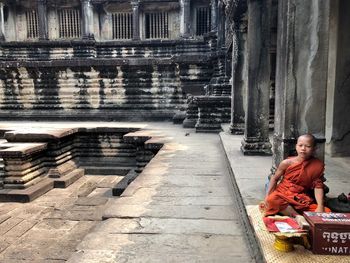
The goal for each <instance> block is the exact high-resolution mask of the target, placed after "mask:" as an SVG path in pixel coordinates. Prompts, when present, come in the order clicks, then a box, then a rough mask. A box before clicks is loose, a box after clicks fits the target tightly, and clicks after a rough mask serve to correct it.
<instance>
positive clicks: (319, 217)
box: [304, 212, 350, 255]
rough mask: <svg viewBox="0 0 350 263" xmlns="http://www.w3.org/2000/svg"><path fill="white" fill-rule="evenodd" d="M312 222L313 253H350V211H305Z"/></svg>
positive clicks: (306, 217) (309, 221) (305, 215)
mask: <svg viewBox="0 0 350 263" xmlns="http://www.w3.org/2000/svg"><path fill="white" fill-rule="evenodd" d="M304 217H305V219H306V220H307V221H308V223H309V224H310V226H311V228H310V238H311V246H312V253H315V254H327V255H350V213H316V212H304Z"/></svg>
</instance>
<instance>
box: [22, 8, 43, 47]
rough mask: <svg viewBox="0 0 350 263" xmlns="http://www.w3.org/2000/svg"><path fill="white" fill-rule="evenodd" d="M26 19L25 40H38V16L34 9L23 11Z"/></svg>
mask: <svg viewBox="0 0 350 263" xmlns="http://www.w3.org/2000/svg"><path fill="white" fill-rule="evenodd" d="M24 13H25V19H26V29H27V39H29V40H36V39H39V15H38V10H36V9H27V10H25V11H24Z"/></svg>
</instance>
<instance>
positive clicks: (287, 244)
mask: <svg viewBox="0 0 350 263" xmlns="http://www.w3.org/2000/svg"><path fill="white" fill-rule="evenodd" d="M273 247H274V248H275V249H276V250H278V251H282V252H290V251H293V250H294V246H293V242H292V239H291V238H289V237H285V236H275V243H274V244H273Z"/></svg>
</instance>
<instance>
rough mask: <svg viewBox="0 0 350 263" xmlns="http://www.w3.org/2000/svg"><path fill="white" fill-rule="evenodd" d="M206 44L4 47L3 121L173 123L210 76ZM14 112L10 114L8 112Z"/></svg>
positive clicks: (1, 80)
mask: <svg viewBox="0 0 350 263" xmlns="http://www.w3.org/2000/svg"><path fill="white" fill-rule="evenodd" d="M208 50H209V47H208V46H207V44H206V42H205V41H168V42H162V41H159V43H154V42H153V43H151V42H148V43H147V42H146V43H141V42H140V43H138V44H136V45H135V44H134V45H132V44H125V45H124V46H123V44H122V43H119V44H118V43H107V42H106V43H96V42H94V41H90V42H89V41H85V42H84V41H80V42H63V41H62V42H61V43H52V42H51V43H50V42H43V43H19V42H13V43H5V44H3V46H2V48H1V53H0V58H1V60H2V62H0V63H1V66H2V67H1V69H0V109H1V113H0V118H2V119H21V118H33V119H59V118H61V119H75V118H79V119H86V120H89V119H103V120H145V119H170V118H172V117H173V115H174V114H175V112H176V111H177V110H179V109H181V108H183V107H185V104H186V96H187V94H202V93H203V91H202V90H203V87H204V85H205V84H206V83H208V82H209V80H210V78H211V75H212V66H211V65H210V64H209V63H208V61H209V60H210V57H211V55H210V52H208ZM10 113H11V114H10Z"/></svg>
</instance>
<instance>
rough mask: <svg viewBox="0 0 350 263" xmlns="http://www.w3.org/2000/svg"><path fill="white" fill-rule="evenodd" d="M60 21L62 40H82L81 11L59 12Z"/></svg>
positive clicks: (64, 10)
mask: <svg viewBox="0 0 350 263" xmlns="http://www.w3.org/2000/svg"><path fill="white" fill-rule="evenodd" d="M58 21H59V37H60V38H80V36H81V21H80V11H79V9H61V10H59V11H58Z"/></svg>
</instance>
